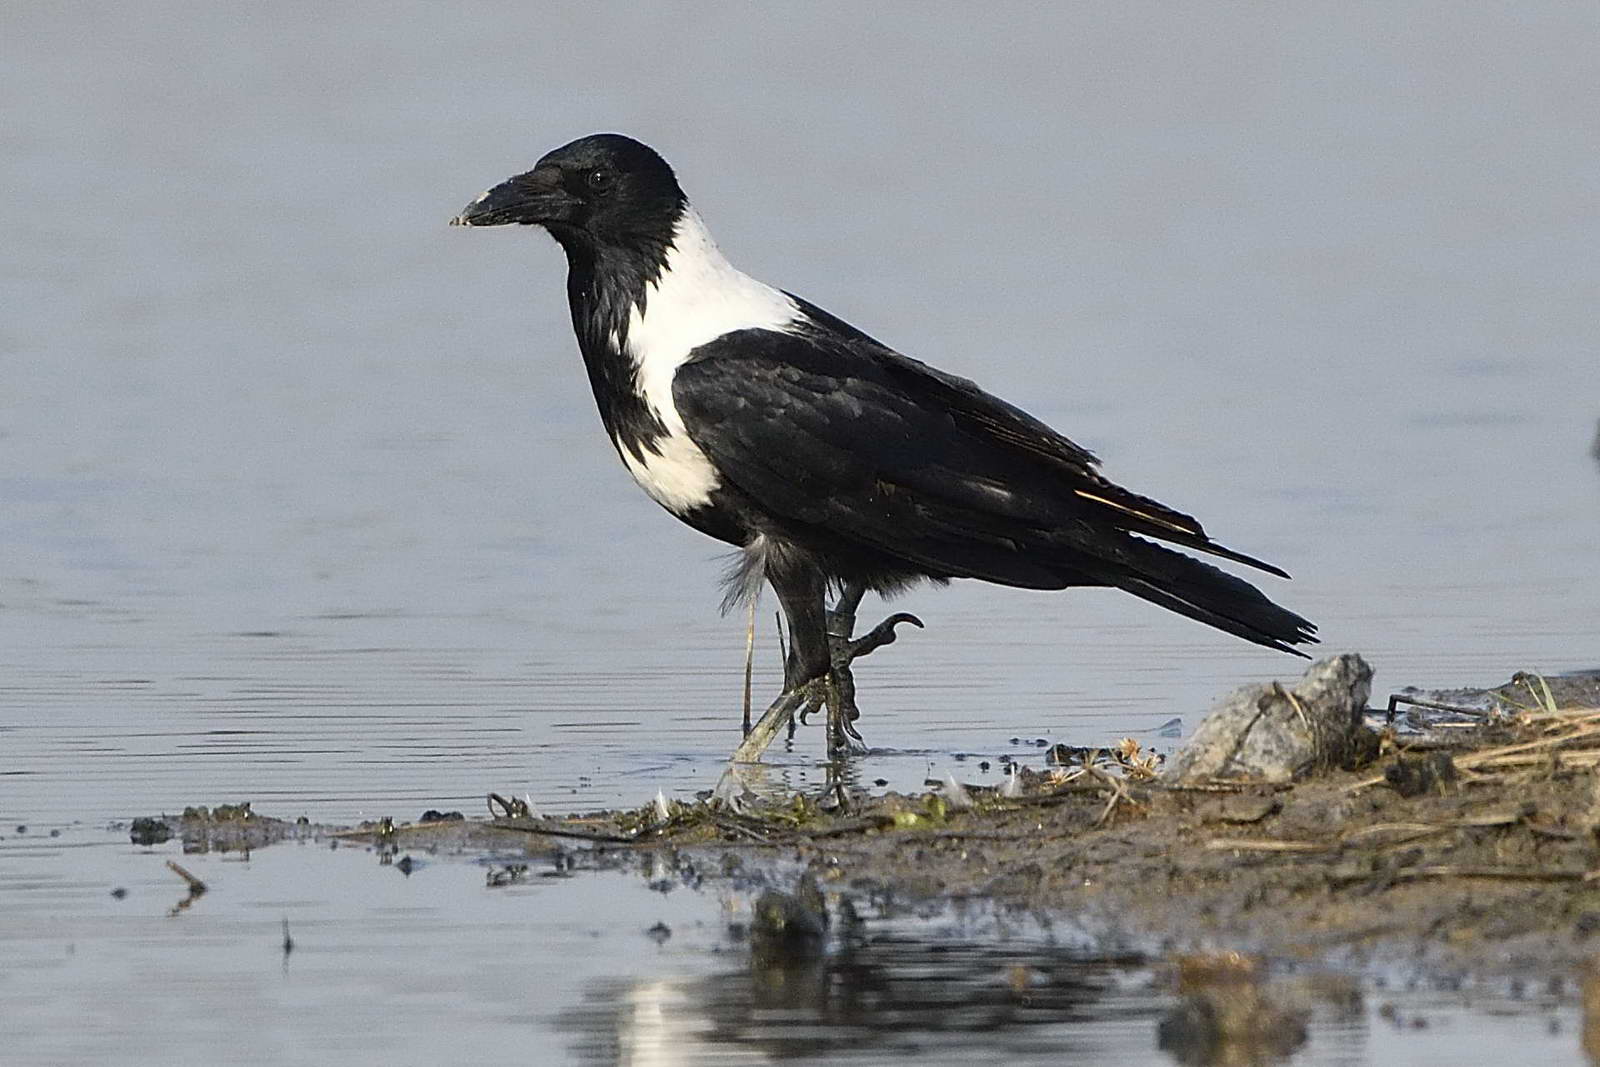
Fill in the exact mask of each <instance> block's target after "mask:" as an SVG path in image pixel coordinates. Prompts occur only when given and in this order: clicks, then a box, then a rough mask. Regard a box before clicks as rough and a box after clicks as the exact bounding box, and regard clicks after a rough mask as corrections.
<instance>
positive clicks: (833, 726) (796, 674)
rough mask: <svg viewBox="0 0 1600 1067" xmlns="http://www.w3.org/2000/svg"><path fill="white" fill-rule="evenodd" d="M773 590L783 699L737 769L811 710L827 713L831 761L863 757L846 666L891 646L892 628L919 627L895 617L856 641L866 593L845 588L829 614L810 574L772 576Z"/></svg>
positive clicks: (753, 735) (747, 741)
mask: <svg viewBox="0 0 1600 1067" xmlns="http://www.w3.org/2000/svg"><path fill="white" fill-rule="evenodd" d="M769 580H771V581H772V586H773V589H775V590H776V591H777V593H778V599H779V601H780V602H781V603H782V605H783V612H784V614H785V615H786V616H787V617H788V620H789V638H790V642H791V643H790V646H789V655H788V657H787V658H786V659H785V660H784V669H783V692H782V693H781V694H780V695H779V696H778V699H777V700H775V701H773V702H772V705H771V706H770V707H768V708H767V711H766V714H764V715H762V716H761V718H760V719H759V720H758V721H757V722H756V723H755V725H754V726H751V727H750V728H749V729H748V730H747V731H746V732H745V737H744V740H743V741H742V742H740V744H739V747H738V748H736V749H734V752H733V760H734V762H736V763H754V762H755V761H756V760H759V759H760V758H761V754H762V753H764V752H765V751H766V750H767V748H768V746H770V745H771V744H772V742H773V740H774V739H775V738H776V737H777V736H778V732H779V731H780V730H782V729H783V728H784V727H786V726H787V727H789V728H790V729H791V730H792V729H793V724H794V719H795V718H796V717H798V718H799V719H800V721H801V722H804V721H806V718H807V717H808V716H809V715H810V714H811V713H812V712H814V711H818V710H820V709H821V708H824V707H826V708H827V709H828V755H830V756H846V755H850V754H852V753H859V752H862V751H865V745H863V744H862V740H861V734H860V732H859V731H857V730H856V728H855V721H856V720H857V719H859V718H860V717H861V711H860V709H859V708H858V707H856V682H855V676H854V675H853V674H852V673H851V671H850V665H851V664H852V663H853V662H855V661H856V660H858V659H860V658H861V657H862V656H865V655H868V654H870V653H872V652H874V651H876V650H877V649H880V648H882V647H883V646H884V645H887V644H890V643H892V642H893V641H894V639H895V636H896V635H895V627H896V626H898V625H900V624H901V623H907V622H908V623H911V624H912V625H914V626H918V627H920V626H921V625H922V620H921V619H919V618H917V617H916V616H915V615H912V614H909V613H908V612H903V611H902V612H897V613H896V614H894V615H891V616H889V617H888V618H887V619H884V620H883V621H882V622H880V623H879V624H878V625H877V626H874V627H873V628H872V629H871V630H869V631H868V632H867V633H865V634H863V635H862V636H861V637H854V636H853V634H854V631H855V622H856V609H857V608H859V607H860V606H861V599H862V597H864V596H865V595H866V592H867V590H866V587H865V586H863V585H857V584H852V585H849V586H846V587H845V589H844V592H843V593H842V594H841V595H840V597H839V601H838V603H837V604H835V605H834V607H833V610H832V611H824V610H823V589H822V585H821V581H820V580H819V579H817V578H815V577H814V576H812V575H802V576H795V577H794V578H793V579H792V580H784V579H783V578H782V577H781V576H780V577H774V576H772V575H769Z"/></svg>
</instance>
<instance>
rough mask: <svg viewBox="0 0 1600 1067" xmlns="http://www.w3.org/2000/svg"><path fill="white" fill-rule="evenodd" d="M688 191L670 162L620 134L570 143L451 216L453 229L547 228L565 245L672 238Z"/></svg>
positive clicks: (604, 135)
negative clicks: (516, 224) (673, 228)
mask: <svg viewBox="0 0 1600 1067" xmlns="http://www.w3.org/2000/svg"><path fill="white" fill-rule="evenodd" d="M684 202H685V201H684V196H683V190H681V189H679V188H678V179H677V178H676V177H675V176H674V175H673V173H672V168H671V167H669V166H668V165H667V161H666V160H664V159H662V158H661V157H660V156H658V155H657V154H656V153H655V151H654V149H652V148H650V147H649V146H648V145H643V144H640V143H639V142H638V141H635V140H634V139H633V138H631V137H624V136H622V135H621V134H619V133H596V134H591V135H590V136H588V137H580V138H579V139H578V140H576V141H573V142H572V143H571V144H568V145H563V146H561V147H560V148H558V149H556V150H555V151H553V152H551V153H549V154H548V155H546V156H545V157H544V158H543V159H541V160H539V163H538V165H537V166H535V167H534V168H533V169H532V170H530V171H528V172H527V173H526V174H519V175H517V176H516V177H515V178H508V179H507V180H505V181H503V182H501V183H500V184H499V185H497V186H495V187H494V188H493V189H490V190H489V191H488V192H487V193H484V194H483V195H482V196H480V197H478V199H476V200H474V201H473V202H472V203H470V204H468V205H467V206H466V207H465V208H463V209H462V211H461V214H459V215H457V216H456V217H455V218H454V219H451V220H450V222H451V225H453V226H503V225H506V224H507V223H513V222H515V223H519V224H521V225H524V226H534V225H537V226H543V227H544V228H545V229H547V230H549V231H550V233H551V235H552V236H554V237H555V238H556V239H557V240H559V241H560V242H561V243H562V244H564V245H568V246H569V247H570V246H571V245H572V244H573V243H577V244H585V245H591V246H592V245H599V246H613V245H619V244H622V245H625V244H629V243H632V242H633V241H635V240H638V239H640V238H642V239H644V240H646V241H648V242H652V243H654V242H657V241H661V240H663V239H670V237H671V234H672V227H673V224H674V223H675V222H676V221H677V219H678V216H679V215H680V214H681V213H682V210H683V205H684Z"/></svg>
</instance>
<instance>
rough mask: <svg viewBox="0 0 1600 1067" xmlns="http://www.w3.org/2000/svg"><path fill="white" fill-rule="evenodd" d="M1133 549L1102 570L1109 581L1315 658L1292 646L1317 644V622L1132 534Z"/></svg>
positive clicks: (1247, 636) (1177, 609) (1244, 634)
mask: <svg viewBox="0 0 1600 1067" xmlns="http://www.w3.org/2000/svg"><path fill="white" fill-rule="evenodd" d="M1127 548H1128V550H1127V551H1126V552H1123V553H1119V554H1118V559H1117V560H1116V562H1115V563H1112V562H1111V561H1107V563H1106V566H1105V567H1104V568H1103V569H1098V568H1097V576H1098V577H1101V578H1103V579H1104V580H1105V582H1106V584H1108V585H1114V586H1116V587H1117V588H1119V589H1122V590H1124V591H1125V592H1129V593H1132V594H1133V595H1134V596H1136V597H1139V598H1140V599H1142V600H1148V601H1150V603H1152V604H1159V605H1160V606H1161V607H1164V608H1166V609H1167V610H1168V611H1175V612H1177V613H1178V614H1179V615H1184V616H1187V617H1188V618H1191V619H1194V620H1196V621H1198V622H1203V623H1205V624H1206V625H1208V626H1214V627H1216V628H1217V629H1219V630H1222V631H1224V632H1226V633H1230V634H1233V635H1235V636H1237V637H1242V638H1244V639H1245V640H1246V641H1253V642H1255V643H1256V644H1258V645H1265V646H1266V647H1267V648H1272V649H1277V650H1278V651H1279V652H1289V653H1292V654H1293V655H1296V656H1304V657H1305V658H1307V659H1309V658H1310V657H1309V656H1306V654H1305V653H1304V652H1301V651H1300V650H1299V649H1296V648H1292V647H1290V646H1292V645H1304V644H1316V642H1317V637H1316V633H1317V628H1316V626H1315V625H1313V624H1312V623H1310V622H1308V621H1307V620H1305V619H1303V618H1301V617H1300V616H1299V615H1296V614H1295V613H1294V612H1292V611H1290V610H1288V609H1287V608H1283V607H1279V606H1278V605H1277V604H1274V603H1273V602H1272V601H1271V600H1269V599H1267V596H1266V594H1264V593H1262V592H1261V590H1259V589H1257V588H1256V587H1255V586H1253V585H1251V584H1250V583H1249V582H1247V581H1245V580H1244V579H1242V578H1236V577H1234V576H1233V575H1231V574H1228V573H1227V572H1225V571H1221V570H1218V569H1217V568H1216V567H1213V566H1211V564H1209V563H1202V562H1200V561H1199V560H1197V559H1194V558H1193V557H1190V556H1186V555H1184V554H1183V553H1181V552H1174V551H1173V550H1172V549H1169V548H1163V547H1162V546H1160V545H1154V544H1151V543H1150V542H1148V541H1144V540H1140V539H1138V538H1129V541H1128V546H1127Z"/></svg>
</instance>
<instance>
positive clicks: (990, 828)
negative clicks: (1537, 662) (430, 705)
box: [132, 675, 1600, 975]
mask: <svg viewBox="0 0 1600 1067" xmlns="http://www.w3.org/2000/svg"><path fill="white" fill-rule="evenodd" d="M1406 699H1408V700H1412V701H1425V702H1428V703H1434V704H1439V705H1446V706H1447V708H1448V709H1453V710H1445V709H1440V710H1437V711H1435V712H1434V713H1433V714H1434V715H1435V718H1434V719H1432V720H1430V721H1429V722H1427V723H1424V724H1423V726H1424V727H1426V728H1424V729H1416V728H1415V727H1417V722H1416V721H1415V720H1413V721H1411V722H1410V724H1409V726H1410V728H1409V729H1408V728H1407V724H1406V723H1405V722H1401V721H1399V720H1398V719H1397V720H1396V721H1395V722H1392V723H1389V724H1388V725H1387V727H1385V728H1384V729H1383V730H1382V732H1381V734H1380V736H1381V739H1382V742H1381V747H1380V751H1379V754H1378V755H1377V756H1376V758H1374V759H1372V760H1370V761H1368V762H1367V763H1366V764H1365V765H1362V766H1359V767H1353V768H1351V769H1345V770H1333V771H1327V772H1323V773H1319V774H1317V775H1316V776H1314V777H1312V778H1310V779H1309V780H1305V781H1299V782H1294V783H1281V784H1262V783H1248V782H1236V781H1211V782H1204V783H1199V784H1184V785H1175V784H1172V783H1170V782H1167V781H1164V780H1162V779H1161V778H1159V777H1155V776H1153V775H1150V774H1149V773H1145V775H1144V776H1143V777H1142V778H1141V776H1140V774H1139V773H1138V759H1137V757H1135V759H1134V760H1133V761H1131V766H1132V767H1133V770H1132V771H1130V761H1128V760H1126V759H1123V760H1122V761H1121V764H1120V766H1119V764H1118V760H1117V759H1116V758H1114V757H1112V756H1111V754H1109V753H1107V754H1103V755H1105V756H1106V757H1107V758H1106V759H1103V760H1101V761H1100V762H1099V763H1098V764H1096V763H1095V762H1094V760H1093V759H1092V758H1089V757H1082V758H1081V760H1080V763H1079V764H1078V765H1076V766H1072V765H1057V766H1054V767H1052V766H1048V765H1041V766H1038V767H1028V768H1023V769H1021V770H1020V773H1019V774H1018V775H1017V776H1016V782H1015V784H1014V786H1013V787H1012V788H1011V789H1009V790H1005V791H1001V790H983V789H980V788H978V787H962V788H952V783H951V782H949V781H944V782H939V783H936V784H935V783H930V789H929V790H928V792H926V793H921V794H913V795H905V794H893V793H891V794H888V795H881V796H867V795H860V794H858V795H851V794H848V793H846V792H845V791H844V790H842V789H840V790H836V791H834V792H832V793H828V794H824V795H823V796H821V797H792V798H788V799H787V800H786V801H783V802H773V803H768V804H765V805H762V806H759V807H755V808H747V809H745V810H743V811H732V810H729V809H728V807H727V806H726V805H724V804H722V803H719V802H713V801H710V800H701V801H699V802H697V803H692V804H681V803H677V802H670V803H669V802H666V801H664V800H660V801H656V802H653V803H650V804H647V805H645V806H643V807H642V808H640V809H636V810H629V811H610V812H597V813H593V814H590V815H586V816H571V817H564V818H561V819H547V818H542V817H538V816H537V814H536V813H527V812H523V811H520V810H516V804H515V802H514V801H506V800H504V798H501V799H500V800H499V802H498V804H497V805H496V806H495V809H494V810H495V811H496V813H497V815H498V816H499V817H497V818H492V819H491V818H463V817H461V816H460V815H459V814H458V813H453V812H452V813H437V812H430V813H427V814H428V815H429V816H430V818H429V819H428V820H427V821H421V820H419V821H418V822H416V823H409V824H408V823H395V822H393V821H391V820H382V821H380V822H377V823H372V824H364V825H362V826H359V827H329V826H314V825H310V824H307V823H304V822H301V823H290V822H285V821H281V820H277V819H273V818H271V817H269V816H266V815H263V814H258V813H256V812H254V811H251V810H249V809H248V807H247V806H246V807H226V808H219V809H216V810H215V811H208V810H206V809H193V810H191V811H190V812H188V813H186V815H184V816H177V817H166V816H162V817H154V818H151V819H147V820H140V821H138V822H137V823H136V824H135V826H134V827H133V828H132V832H133V834H134V837H135V840H136V841H137V840H139V837H138V835H139V834H140V833H144V834H146V835H150V834H155V835H156V836H154V837H149V836H147V838H146V840H145V842H144V843H158V842H159V840H160V837H159V834H160V832H161V828H164V829H165V831H166V832H168V833H170V834H171V835H172V836H174V837H178V838H181V839H182V840H183V841H184V847H185V850H186V851H211V850H234V849H253V848H261V847H264V846H266V845H270V844H273V843H275V842H277V841H281V840H286V839H295V840H306V839H316V840H319V841H326V842H329V843H331V844H333V845H335V846H344V847H351V846H354V847H366V848H372V849H374V850H376V851H378V852H379V854H380V857H381V858H382V859H384V860H385V861H386V862H392V863H394V864H396V865H404V864H406V863H408V862H413V860H412V859H411V858H412V857H417V856H425V855H428V854H444V855H462V856H475V857H478V858H484V857H495V858H496V859H497V860H498V861H500V862H498V863H497V864H491V865H490V867H491V870H490V874H489V876H488V877H490V878H491V879H493V878H496V877H499V878H502V879H510V880H515V879H517V878H521V877H536V876H538V875H539V874H540V873H541V872H548V871H550V870H556V871H567V870H571V869H574V868H582V867H588V866H622V865H627V864H633V863H639V862H641V859H644V860H645V861H646V862H650V863H655V864H657V865H660V864H662V863H665V864H666V866H667V867H668V868H670V869H675V870H677V869H686V868H687V869H691V870H692V871H693V872H694V879H695V881H696V882H699V881H701V880H705V879H711V880H715V879H718V878H726V879H741V880H743V881H744V882H745V883H747V884H751V885H763V884H764V885H769V886H771V887H773V888H774V889H775V890H781V891H785V892H790V891H792V890H793V888H794V887H795V886H797V885H805V884H810V883H813V882H814V883H815V884H816V885H817V886H819V887H821V889H822V891H823V893H824V895H825V897H826V898H827V899H829V900H831V901H832V902H833V906H834V907H835V908H837V907H838V906H839V905H840V903H841V902H845V901H848V900H849V899H850V898H851V897H852V896H863V895H884V894H888V895H893V896H895V897H897V898H899V899H903V900H907V901H923V902H928V903H929V904H930V905H932V904H940V903H944V904H948V903H950V902H959V901H970V900H977V899H981V900H983V901H985V902H988V903H991V904H993V905H994V906H996V907H1000V908H1010V909H1017V910H1021V911H1026V912H1029V913H1035V914H1045V915H1050V916H1054V917H1058V918H1060V919H1063V920H1067V921H1070V922H1071V923H1072V924H1074V925H1075V927H1076V928H1078V929H1080V930H1083V931H1086V932H1088V933H1089V934H1090V935H1091V936H1092V937H1094V938H1096V939H1099V940H1100V941H1101V943H1103V944H1104V945H1105V946H1107V948H1108V950H1110V949H1112V948H1113V947H1114V948H1115V949H1116V950H1118V951H1122V950H1125V949H1126V947H1127V946H1129V945H1137V946H1141V947H1143V948H1144V949H1145V950H1148V951H1153V952H1191V951H1207V952H1216V951H1229V952H1237V953H1243V954H1248V955H1250V956H1252V957H1260V958H1265V959H1282V960H1290V961H1298V962H1314V963H1319V964H1329V965H1335V966H1341V967H1356V968H1360V967H1362V966H1365V965H1369V964H1388V963H1395V962H1404V963H1409V964H1413V965H1416V966H1418V967H1420V968H1423V969H1425V970H1428V971H1431V972H1434V973H1446V972H1471V973H1476V974H1514V973H1530V974H1531V973H1537V974H1540V975H1548V974H1550V973H1552V971H1561V970H1572V971H1576V969H1578V968H1581V967H1583V966H1585V965H1586V964H1587V962H1588V961H1589V960H1590V959H1591V958H1592V957H1593V956H1594V955H1595V954H1596V952H1597V950H1600V829H1597V828H1600V773H1597V765H1600V710H1597V709H1600V678H1597V677H1596V676H1595V675H1575V676H1571V677H1569V678H1563V679H1548V680H1545V679H1539V680H1538V682H1537V684H1535V681H1534V679H1533V676H1527V677H1523V676H1519V677H1518V678H1516V679H1513V681H1512V682H1510V683H1507V685H1505V686H1501V687H1497V688H1495V689H1483V690H1457V691H1452V692H1449V693H1431V694H1414V695H1412V696H1411V697H1408V698H1406ZM1401 707H1402V708H1407V707H1409V708H1411V709H1412V711H1413V713H1414V712H1415V709H1416V707H1417V705H1416V704H1414V703H1413V704H1406V703H1404V701H1402V704H1401ZM1375 725H1379V726H1380V727H1383V726H1384V724H1382V723H1378V724H1375ZM1116 772H1120V773H1116ZM1005 793H1009V794H1011V795H1004V794H1005ZM497 872H498V873H497Z"/></svg>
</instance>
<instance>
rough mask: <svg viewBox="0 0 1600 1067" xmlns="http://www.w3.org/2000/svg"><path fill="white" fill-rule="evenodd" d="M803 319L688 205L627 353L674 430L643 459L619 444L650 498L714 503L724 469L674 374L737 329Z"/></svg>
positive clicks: (779, 326) (636, 317)
mask: <svg viewBox="0 0 1600 1067" xmlns="http://www.w3.org/2000/svg"><path fill="white" fill-rule="evenodd" d="M798 316H799V309H798V308H797V307H796V306H795V303H794V301H793V300H791V299H790V298H789V297H788V296H786V295H784V294H783V293H781V292H779V291H778V290H776V289H774V288H772V287H771V286H769V285H764V284H762V283H761V282H758V281H756V280H755V279H754V278H751V277H750V276H749V275H746V274H743V273H741V272H740V271H738V270H737V269H735V268H734V266H733V264H731V263H729V262H728V260H727V259H726V258H725V257H724V256H723V255H722V253H721V251H719V250H718V248H717V245H716V242H715V241H713V240H712V239H711V234H710V233H709V232H707V230H706V227H705V223H703V222H702V221H701V220H700V216H699V215H698V214H697V213H696V212H695V210H694V209H693V208H690V207H686V208H685V209H684V214H683V217H682V218H680V219H679V220H678V225H677V229H676V232H675V233H674V236H673V242H672V247H671V249H669V250H668V252H667V262H666V265H665V266H664V267H663V268H662V270H661V274H660V277H658V278H657V279H656V281H655V282H654V283H653V284H651V285H650V286H649V287H648V288H647V289H646V291H645V299H644V308H643V312H642V313H641V311H640V308H639V306H638V305H637V304H636V305H634V308H633V312H632V314H631V315H630V316H629V319H628V339H627V355H628V356H629V358H630V359H632V360H633V364H634V367H635V368H636V370H637V372H638V382H639V392H640V394H641V395H642V396H643V398H644V401H645V403H646V404H647V405H648V406H649V408H650V410H651V412H652V413H654V415H655V417H656V418H657V419H659V420H660V422H661V425H662V426H664V427H665V428H666V434H665V435H664V436H663V437H661V438H658V439H657V440H656V441H655V444H654V448H655V451H654V452H652V451H651V449H650V448H649V447H644V448H643V449H642V458H641V456H636V455H634V453H633V451H632V450H631V449H629V448H627V447H625V446H623V445H622V444H620V443H619V445H618V451H619V452H621V453H622V461H623V462H624V463H625V464H626V465H627V467H628V472H629V473H630V474H632V475H633V480H634V481H636V482H638V483H639V485H640V487H641V488H643V489H644V491H645V492H646V493H649V494H650V497H651V498H652V499H653V500H655V501H656V503H658V504H660V505H661V506H662V507H664V508H666V509H667V510H668V511H673V512H676V513H679V514H682V513H684V512H686V511H689V510H692V509H693V508H696V507H700V506H702V505H704V504H706V503H707V502H708V501H709V500H710V498H711V492H712V490H714V489H716V488H717V486H718V485H719V484H721V483H720V480H719V478H718V477H717V471H716V468H715V467H713V466H712V465H711V461H710V460H709V459H707V458H706V454H705V453H704V452H702V451H700V449H699V447H697V446H696V445H695V443H694V442H693V441H692V440H690V439H689V435H688V433H687V431H686V430H685V429H684V425H683V419H682V418H681V417H680V416H679V414H678V407H677V405H676V404H675V403H673V400H672V379H673V376H674V375H675V374H677V372H678V368H679V367H681V366H683V364H684V363H685V362H686V361H687V360H688V359H689V357H690V355H692V354H693V352H694V350H695V349H697V348H699V347H700V346H701V345H703V344H706V343H707V342H710V341H714V340H716V339H717V338H718V337H721V336H722V335H723V334H726V333H732V332H734V331H735V330H748V329H765V330H787V329H789V328H790V327H791V326H792V325H793V324H794V322H795V320H796V318H797V317H798Z"/></svg>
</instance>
